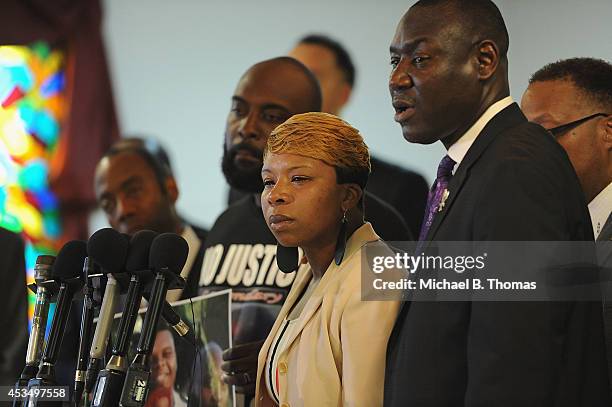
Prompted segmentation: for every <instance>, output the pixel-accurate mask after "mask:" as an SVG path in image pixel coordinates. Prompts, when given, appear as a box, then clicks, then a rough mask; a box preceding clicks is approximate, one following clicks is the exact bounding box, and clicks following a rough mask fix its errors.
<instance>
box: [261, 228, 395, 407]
mask: <svg viewBox="0 0 612 407" xmlns="http://www.w3.org/2000/svg"><path fill="white" fill-rule="evenodd" d="M378 240H380V238H379V237H378V236H377V235H376V233H375V232H374V230H373V229H372V226H371V225H370V224H369V223H366V224H365V225H363V226H361V227H360V228H359V229H357V230H356V231H355V232H354V233H353V235H352V236H351V237H350V239H349V240H348V241H347V247H346V251H345V255H344V259H343V261H342V263H341V264H340V266H336V264H335V262H332V264H331V265H330V266H329V268H328V269H327V271H326V272H325V274H324V275H323V277H322V278H321V281H320V282H319V284H318V286H317V287H316V288H315V289H314V291H313V293H312V295H311V297H310V298H309V299H308V301H307V302H306V305H305V306H304V309H303V310H302V312H301V315H300V317H299V319H298V320H297V321H296V322H295V324H296V326H295V327H293V328H294V329H291V330H290V331H289V330H288V331H287V334H288V335H289V337H288V338H287V348H286V351H285V352H283V353H281V354H280V355H279V359H278V372H279V374H278V376H279V377H278V380H279V392H280V405H281V406H282V407H298V406H308V407H319V406H363V407H376V406H382V404H383V386H384V373H385V352H386V348H387V340H388V338H389V335H390V334H391V330H392V328H393V324H394V322H395V318H396V316H397V312H398V309H399V302H397V301H361V275H360V273H361V252H362V250H363V247H364V246H365V245H366V244H367V243H369V242H375V241H378ZM389 253H391V252H390V251H389ZM311 274H312V271H311V269H310V268H308V269H306V270H303V272H302V273H300V274H298V275H297V277H296V281H295V282H294V284H293V287H291V291H290V292H289V295H288V296H287V300H286V301H285V304H284V305H283V307H282V309H281V311H280V313H279V315H278V318H277V319H276V322H275V323H274V326H273V327H272V331H271V332H270V334H269V335H268V338H267V339H266V341H265V343H264V345H263V347H262V349H261V351H260V353H259V359H258V366H257V388H256V391H255V406H256V407H259V406H276V403H275V401H273V399H272V398H271V397H270V395H269V393H268V390H267V387H266V382H265V377H264V374H267V372H264V371H265V364H266V359H267V356H268V352H269V351H270V345H271V342H272V341H273V340H274V338H275V336H276V334H277V332H278V330H279V328H280V326H281V325H282V323H283V320H284V319H285V317H286V316H287V314H288V312H289V311H290V310H291V308H292V307H293V305H294V304H295V303H296V302H297V300H298V299H299V296H300V293H301V292H302V291H303V290H304V289H305V288H306V286H307V285H308V282H309V281H310V278H311Z"/></svg>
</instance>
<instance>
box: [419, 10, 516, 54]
mask: <svg viewBox="0 0 612 407" xmlns="http://www.w3.org/2000/svg"><path fill="white" fill-rule="evenodd" d="M411 9H415V10H416V9H419V10H422V11H425V12H430V13H432V14H435V15H437V16H441V15H444V19H445V20H446V21H447V23H448V21H449V18H450V19H452V21H454V22H459V24H458V27H460V28H461V35H462V36H463V37H464V38H465V39H466V40H467V41H470V42H471V43H475V42H480V41H483V40H491V41H493V42H494V43H495V44H496V45H497V47H498V49H499V56H500V58H504V59H505V58H506V56H507V54H508V47H509V43H510V40H509V37H508V29H507V28H506V23H505V22H504V18H503V17H502V15H501V12H500V11H499V8H498V7H497V6H496V5H495V3H493V2H492V1H491V0H420V1H418V2H417V3H415V4H414V5H413V6H412V7H411ZM441 11H442V12H441Z"/></svg>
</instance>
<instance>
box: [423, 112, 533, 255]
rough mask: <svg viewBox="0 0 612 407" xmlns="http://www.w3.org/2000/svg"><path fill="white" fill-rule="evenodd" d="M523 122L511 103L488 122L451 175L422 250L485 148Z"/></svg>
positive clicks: (520, 114) (522, 118) (521, 116)
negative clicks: (444, 197) (441, 203)
mask: <svg viewBox="0 0 612 407" xmlns="http://www.w3.org/2000/svg"><path fill="white" fill-rule="evenodd" d="M525 121H527V119H526V118H525V115H523V112H521V109H520V108H519V107H518V105H517V104H516V103H512V104H511V105H510V106H508V107H507V108H505V109H504V110H502V111H501V112H499V113H498V114H497V115H495V116H494V117H493V118H492V119H491V120H489V122H488V123H487V124H486V126H485V127H484V128H483V129H482V131H481V132H480V134H479V135H478V137H476V140H475V141H474V144H472V146H471V147H470V148H469V150H468V152H467V154H466V155H465V157H464V158H463V160H462V161H461V163H460V164H459V167H458V168H457V170H456V171H455V175H453V177H452V178H451V180H450V182H449V184H448V192H449V193H448V198H447V199H446V202H445V204H444V208H443V209H442V211H441V212H437V213H436V216H435V217H434V221H433V223H432V225H431V227H430V228H429V232H428V233H427V238H426V239H425V240H426V242H425V243H424V245H423V249H426V248H427V247H428V246H429V242H431V241H432V240H434V237H435V235H436V232H437V231H438V229H439V228H440V225H441V224H442V222H443V221H444V218H445V217H446V214H447V213H448V212H449V211H450V209H451V207H452V205H453V203H454V202H455V201H456V200H457V197H458V196H459V193H460V192H461V188H462V187H463V185H464V184H465V181H466V180H467V179H468V176H469V173H470V169H471V168H472V166H473V165H474V164H475V163H476V162H477V161H478V159H479V158H480V157H481V156H482V154H483V153H484V151H485V150H486V149H487V147H488V146H489V145H490V144H491V142H492V141H493V140H494V139H495V137H496V136H498V135H499V134H500V133H502V132H504V131H505V130H507V129H509V128H511V127H514V126H517V125H518V124H520V123H522V122H525Z"/></svg>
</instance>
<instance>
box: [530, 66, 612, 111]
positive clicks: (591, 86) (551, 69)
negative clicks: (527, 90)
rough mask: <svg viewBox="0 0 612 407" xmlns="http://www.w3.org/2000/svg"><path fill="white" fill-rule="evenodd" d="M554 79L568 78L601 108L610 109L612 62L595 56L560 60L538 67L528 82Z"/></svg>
mask: <svg viewBox="0 0 612 407" xmlns="http://www.w3.org/2000/svg"><path fill="white" fill-rule="evenodd" d="M554 80H570V81H572V82H573V83H574V85H576V87H578V88H579V89H580V90H581V91H583V92H584V93H585V94H586V96H587V97H588V98H590V99H592V100H593V101H594V102H595V103H597V104H599V105H601V107H602V108H606V109H612V64H610V63H609V62H606V61H604V60H603V59H595V58H570V59H564V60H560V61H557V62H553V63H551V64H548V65H545V66H544V67H543V68H541V69H539V70H538V71H537V72H536V73H534V74H533V75H532V76H531V78H530V79H529V83H530V84H531V83H534V82H546V81H554ZM606 113H612V112H606Z"/></svg>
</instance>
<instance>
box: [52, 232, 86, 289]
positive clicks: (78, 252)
mask: <svg viewBox="0 0 612 407" xmlns="http://www.w3.org/2000/svg"><path fill="white" fill-rule="evenodd" d="M85 257H87V244H86V243H85V242H84V241H82V240H71V241H70V242H68V243H66V244H65V245H64V246H63V247H62V248H61V250H60V251H59V253H58V254H57V257H56V258H55V262H54V263H53V276H54V277H56V278H58V279H59V280H67V279H69V278H73V277H78V276H80V275H81V271H82V270H83V262H84V261H85Z"/></svg>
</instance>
